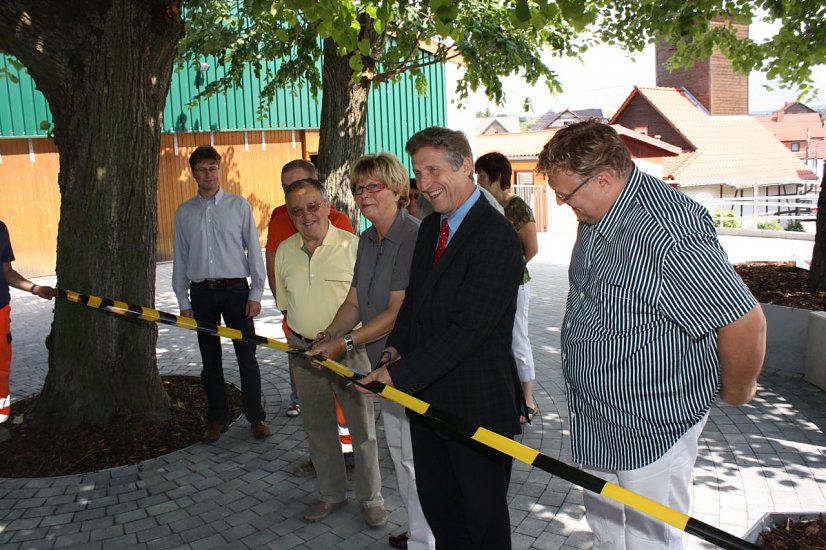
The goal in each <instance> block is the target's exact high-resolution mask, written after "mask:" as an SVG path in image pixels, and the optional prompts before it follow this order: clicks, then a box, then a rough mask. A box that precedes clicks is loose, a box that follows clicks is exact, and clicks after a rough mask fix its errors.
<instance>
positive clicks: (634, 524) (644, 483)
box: [584, 414, 708, 550]
mask: <svg viewBox="0 0 826 550" xmlns="http://www.w3.org/2000/svg"><path fill="white" fill-rule="evenodd" d="M707 420H708V414H706V416H705V417H703V419H702V420H700V422H698V423H697V424H695V425H694V426H692V428H691V429H689V430H688V431H687V432H686V433H685V434H684V435H683V436H682V437H681V438H680V439H679V440H677V443H675V444H674V446H673V447H671V448H670V449H669V450H668V452H667V453H665V455H663V456H662V457H660V458H659V459H658V460H656V461H655V462H652V463H651V464H649V465H648V466H644V467H642V468H639V469H637V470H601V469H591V468H587V467H586V468H585V471H587V472H588V473H590V474H593V475H595V476H598V477H600V478H602V479H604V480H606V481H610V482H611V483H614V484H616V485H620V486H621V487H624V488H626V489H628V490H630V491H634V492H635V493H638V494H640V495H642V496H645V497H648V498H650V499H652V500H655V501H657V502H659V503H661V504H664V505H666V506H668V507H669V508H673V509H675V510H678V511H680V512H682V513H684V514H687V513H688V508H689V504H690V497H689V487H690V484H691V471H692V470H693V469H694V462H695V461H696V460H697V444H698V441H699V439H700V434H701V433H702V431H703V427H704V426H705V425H706V421H707ZM584 501H585V518H586V519H587V521H588V525H589V526H590V528H591V531H592V532H593V533H594V546H593V548H594V549H595V550H596V549H599V550H663V549H665V550H681V549H682V548H683V538H684V536H685V534H684V533H683V531H681V530H679V529H677V528H676V527H672V526H670V525H668V524H666V523H663V522H661V521H659V520H657V519H654V518H653V517H651V516H649V515H647V514H643V513H641V512H638V511H636V510H634V509H633V508H629V507H626V506H624V505H622V504H620V503H619V502H617V501H615V500H613V499H609V498H605V497H602V496H600V495H597V494H595V493H592V492H591V491H585V494H584Z"/></svg>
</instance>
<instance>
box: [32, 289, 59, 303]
mask: <svg viewBox="0 0 826 550" xmlns="http://www.w3.org/2000/svg"><path fill="white" fill-rule="evenodd" d="M32 294H34V295H35V296H38V297H40V298H43V299H44V300H51V299H52V298H54V297H55V296H57V290H55V289H54V288H52V287H50V286H42V285H32Z"/></svg>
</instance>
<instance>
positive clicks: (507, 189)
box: [474, 153, 539, 424]
mask: <svg viewBox="0 0 826 550" xmlns="http://www.w3.org/2000/svg"><path fill="white" fill-rule="evenodd" d="M474 169H475V170H476V179H477V182H478V183H479V185H481V186H482V188H484V189H486V190H487V191H488V192H490V194H491V195H493V196H494V197H495V198H496V200H497V201H499V204H501V205H502V206H503V207H504V209H505V217H506V218H507V219H508V221H510V222H511V223H512V224H513V227H514V229H516V233H517V234H518V235H519V240H520V241H521V243H522V256H523V257H524V259H525V269H524V271H523V272H522V284H521V285H520V286H519V294H518V295H517V298H516V317H515V319H514V322H513V356H514V359H516V368H517V371H518V373H519V381H520V382H521V383H522V392H523V393H524V394H525V404H526V407H525V414H526V416H523V417H522V418H521V419H520V421H521V422H522V423H523V424H525V423H526V422H530V421H531V420H533V417H534V415H535V414H536V413H538V412H539V407H537V405H536V401H534V399H533V381H534V379H535V378H536V374H535V372H534V364H533V350H532V349H531V341H530V339H529V338H528V305H529V303H530V295H531V292H530V286H529V285H530V280H531V276H530V274H529V273H528V265H527V264H528V262H529V261H531V258H533V257H534V256H536V253H537V252H538V251H539V244H538V243H537V239H536V220H535V218H534V217H533V211H532V210H531V207H530V206H528V203H526V202H525V201H524V200H522V198H521V197H519V195H517V194H516V193H514V192H513V190H512V189H511V173H512V169H511V163H510V161H509V160H508V159H507V157H505V155H503V154H502V153H488V154H486V155H482V156H481V157H479V158H478V159H477V160H476V163H475V164H474Z"/></svg>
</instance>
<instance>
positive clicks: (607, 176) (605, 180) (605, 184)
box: [594, 168, 617, 190]
mask: <svg viewBox="0 0 826 550" xmlns="http://www.w3.org/2000/svg"><path fill="white" fill-rule="evenodd" d="M594 179H595V180H596V184H597V185H599V187H600V189H603V190H607V189H608V188H609V187H611V186H613V185H614V184H615V183H617V176H616V174H614V172H613V170H609V169H607V168H603V169H602V170H600V171H599V172H597V174H596V176H594Z"/></svg>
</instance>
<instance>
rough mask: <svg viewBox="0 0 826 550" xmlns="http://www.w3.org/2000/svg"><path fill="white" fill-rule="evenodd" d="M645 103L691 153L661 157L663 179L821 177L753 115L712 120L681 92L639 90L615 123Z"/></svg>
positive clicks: (673, 89)
mask: <svg viewBox="0 0 826 550" xmlns="http://www.w3.org/2000/svg"><path fill="white" fill-rule="evenodd" d="M643 99H644V100H647V101H648V102H649V103H650V104H651V106H652V107H653V109H654V113H652V116H656V114H659V115H660V116H662V117H663V118H664V119H665V121H666V122H667V123H668V124H670V125H671V126H672V127H673V128H674V129H675V130H676V131H678V132H679V133H680V134H682V135H683V136H684V137H685V139H686V141H687V142H688V143H690V144H691V146H692V147H693V149H690V150H686V151H684V152H683V153H682V154H680V155H678V156H677V157H670V158H669V157H666V158H664V159H663V177H664V178H666V179H678V180H705V182H706V183H707V182H708V180H714V179H720V180H723V179H725V180H750V181H749V182H748V183H746V182H745V181H744V182H743V186H748V187H751V186H752V185H753V183H754V181H755V180H799V179H805V180H810V179H811V180H813V179H817V176H816V175H815V174H814V173H813V172H812V171H811V170H809V169H808V168H807V167H806V165H804V164H803V163H802V162H800V160H799V159H798V158H797V157H795V155H794V154H793V153H791V152H790V151H789V150H788V149H786V147H785V146H784V145H783V144H782V143H780V141H778V140H777V139H776V138H775V137H774V136H773V135H772V134H771V133H770V132H768V131H767V130H766V129H765V128H764V127H763V126H762V125H761V124H760V123H759V122H758V121H757V120H755V119H754V118H752V117H750V116H711V115H709V114H708V112H707V111H706V110H705V109H704V108H703V107H702V106H701V105H700V104H699V103H697V102H696V99H694V98H693V97H692V96H691V95H690V94H688V93H687V92H685V91H684V90H681V89H677V88H664V87H656V88H643V87H635V88H634V91H633V92H631V94H630V95H629V96H628V98H627V99H626V100H625V102H624V103H623V105H622V106H621V107H620V109H619V110H618V111H617V113H616V114H615V115H614V117H613V118H612V119H611V123H614V122H615V121H616V120H618V119H620V117H621V115H622V112H623V111H624V110H625V108H626V107H627V106H628V105H630V104H631V103H632V102H634V101H640V100H643Z"/></svg>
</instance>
